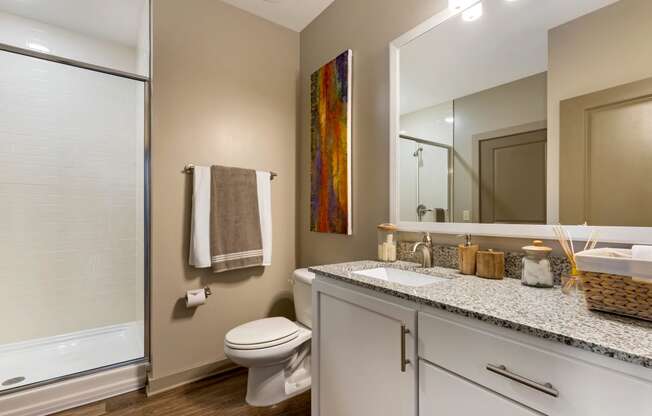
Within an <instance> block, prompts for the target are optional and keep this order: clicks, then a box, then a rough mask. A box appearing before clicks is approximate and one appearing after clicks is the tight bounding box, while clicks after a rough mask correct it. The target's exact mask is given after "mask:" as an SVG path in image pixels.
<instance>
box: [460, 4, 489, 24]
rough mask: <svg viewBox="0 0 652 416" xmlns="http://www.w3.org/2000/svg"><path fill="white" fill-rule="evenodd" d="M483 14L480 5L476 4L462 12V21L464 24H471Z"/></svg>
mask: <svg viewBox="0 0 652 416" xmlns="http://www.w3.org/2000/svg"><path fill="white" fill-rule="evenodd" d="M483 12H484V10H483V8H482V3H478V4H476V5H475V6H473V7H470V8H468V9H466V10H464V11H463V12H462V20H464V21H465V22H473V21H475V20H478V19H479V18H480V17H482V13H483Z"/></svg>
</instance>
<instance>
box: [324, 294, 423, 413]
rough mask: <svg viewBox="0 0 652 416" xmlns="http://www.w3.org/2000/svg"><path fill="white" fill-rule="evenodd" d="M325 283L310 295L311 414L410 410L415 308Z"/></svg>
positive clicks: (413, 410) (413, 403) (413, 389)
mask: <svg viewBox="0 0 652 416" xmlns="http://www.w3.org/2000/svg"><path fill="white" fill-rule="evenodd" d="M328 286H329V285H324V284H322V285H317V291H316V292H315V298H314V300H315V301H316V302H315V304H314V306H315V309H316V312H317V320H316V322H317V324H316V325H313V354H314V356H313V365H314V367H313V373H314V375H315V376H316V379H315V378H313V415H316V416H352V415H374V416H384V415H386V416H397V415H400V416H412V415H416V414H417V413H416V411H417V391H416V381H417V380H416V368H415V364H414V363H416V343H415V342H414V339H415V333H414V332H415V327H416V311H415V310H414V309H410V308H406V307H403V306H400V305H397V304H394V303H391V302H387V301H384V300H381V299H378V298H375V297H372V296H367V295H364V294H362V293H359V292H357V291H355V290H349V289H345V288H342V287H338V286H334V285H333V286H332V287H330V288H329V287H328ZM402 326H404V327H405V329H407V330H408V331H410V332H409V333H405V332H404V331H402ZM403 343H404V346H405V348H404V350H403V351H404V353H402V344H403ZM402 357H404V358H405V360H410V364H405V365H404V368H403V366H402V365H401V360H402ZM315 370H316V371H315Z"/></svg>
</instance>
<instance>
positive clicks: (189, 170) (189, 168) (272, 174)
mask: <svg viewBox="0 0 652 416" xmlns="http://www.w3.org/2000/svg"><path fill="white" fill-rule="evenodd" d="M194 169H195V165H193V164H188V165H186V166H184V167H183V171H182V172H183V173H192V171H193V170H194ZM269 174H270V179H271V180H274V178H275V177H277V176H278V174H277V173H276V172H269Z"/></svg>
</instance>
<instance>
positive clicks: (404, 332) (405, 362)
mask: <svg viewBox="0 0 652 416" xmlns="http://www.w3.org/2000/svg"><path fill="white" fill-rule="evenodd" d="M409 333H410V330H409V329H408V328H407V327H406V326H405V324H401V372H402V373H405V367H406V366H407V365H408V364H410V360H408V359H406V358H405V336H406V335H407V334H409Z"/></svg>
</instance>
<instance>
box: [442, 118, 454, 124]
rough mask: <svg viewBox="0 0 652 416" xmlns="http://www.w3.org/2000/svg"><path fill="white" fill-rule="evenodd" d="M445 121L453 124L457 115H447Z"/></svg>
mask: <svg viewBox="0 0 652 416" xmlns="http://www.w3.org/2000/svg"><path fill="white" fill-rule="evenodd" d="M444 121H445V122H446V123H448V124H453V123H455V117H446V118H445V119H444Z"/></svg>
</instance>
